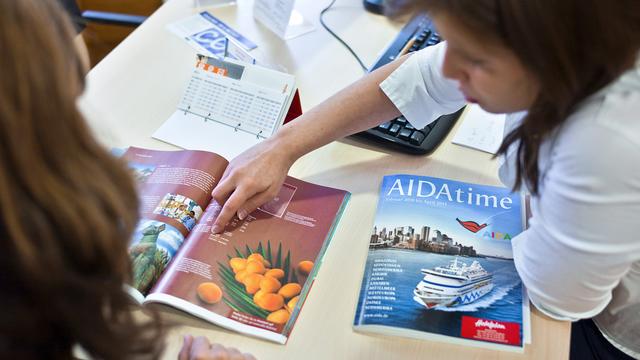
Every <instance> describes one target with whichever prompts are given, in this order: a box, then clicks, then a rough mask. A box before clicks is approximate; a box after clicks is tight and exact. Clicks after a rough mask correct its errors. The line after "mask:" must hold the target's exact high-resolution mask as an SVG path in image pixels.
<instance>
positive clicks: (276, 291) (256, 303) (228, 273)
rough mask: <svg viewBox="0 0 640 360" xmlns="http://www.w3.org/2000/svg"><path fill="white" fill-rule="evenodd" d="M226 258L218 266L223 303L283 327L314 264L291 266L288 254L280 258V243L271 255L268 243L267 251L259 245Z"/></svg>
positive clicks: (309, 262) (237, 251)
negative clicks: (224, 262) (222, 290)
mask: <svg viewBox="0 0 640 360" xmlns="http://www.w3.org/2000/svg"><path fill="white" fill-rule="evenodd" d="M228 258H229V260H228V262H227V263H226V264H221V263H218V265H219V273H220V275H221V277H222V280H223V282H222V284H223V286H224V288H225V292H224V296H223V297H222V300H223V301H224V302H225V303H226V304H227V305H229V306H230V307H231V308H232V309H234V310H236V311H239V312H244V313H247V314H250V315H253V316H257V317H260V318H262V319H266V320H267V321H270V322H272V323H274V324H279V325H284V324H286V323H287V321H288V320H289V318H290V316H291V313H292V312H293V311H294V309H295V308H296V305H297V302H298V298H299V296H300V293H301V292H302V286H303V285H304V283H305V281H306V279H307V277H308V276H309V275H310V274H311V273H312V272H313V267H314V263H313V262H312V261H310V260H302V261H300V262H298V263H297V264H291V253H290V251H287V253H286V255H285V256H283V250H282V244H279V245H278V249H277V251H276V252H275V255H273V254H272V249H271V242H267V246H266V249H265V248H264V247H263V246H262V243H259V245H258V247H257V248H256V249H255V250H252V249H250V248H248V247H247V248H246V250H245V252H244V253H242V252H240V251H239V250H238V249H235V254H234V256H233V257H232V256H229V257H228ZM221 295H222V292H221ZM201 299H202V298H201ZM203 301H204V300H203Z"/></svg>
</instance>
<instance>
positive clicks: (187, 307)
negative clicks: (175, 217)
mask: <svg viewBox="0 0 640 360" xmlns="http://www.w3.org/2000/svg"><path fill="white" fill-rule="evenodd" d="M348 198H349V193H347V192H345V191H342V190H338V189H332V188H328V187H323V186H319V185H314V184H310V183H307V182H304V181H301V180H297V179H294V178H291V177H288V178H287V179H286V181H285V183H284V184H283V186H282V188H281V189H280V192H279V194H278V195H277V197H276V198H275V199H274V200H272V201H271V202H269V203H267V204H265V205H263V206H262V207H260V208H259V209H257V210H256V211H254V212H253V213H251V214H250V215H249V216H247V218H246V219H245V220H242V221H240V220H238V219H235V220H233V221H232V223H230V224H229V225H228V226H227V228H225V231H224V232H223V233H222V234H212V233H211V226H212V225H213V222H214V220H215V218H216V216H217V215H218V214H219V211H220V206H219V205H218V204H217V203H216V202H215V201H213V202H212V203H211V204H210V205H209V207H208V208H207V209H206V211H205V213H204V215H203V218H202V219H201V221H200V222H199V224H198V225H197V226H196V228H195V229H194V231H193V232H192V233H191V235H190V237H189V241H188V242H187V243H185V246H184V248H183V249H182V250H181V251H180V252H179V253H178V254H177V256H176V258H175V260H174V261H173V262H172V263H171V264H170V266H169V268H168V269H167V271H166V273H165V275H164V276H163V277H162V278H161V279H160V281H159V282H158V284H157V285H156V286H155V288H154V289H153V290H152V291H151V294H149V296H148V297H147V299H146V302H147V303H148V302H161V303H164V304H168V305H171V306H174V307H176V308H179V309H182V310H184V311H187V312H189V313H191V314H193V315H195V316H198V317H200V318H203V319H205V320H207V321H210V322H212V323H215V324H217V325H219V326H222V327H225V328H228V329H232V330H235V331H239V332H241V333H244V334H248V335H252V336H256V337H260V338H264V339H267V340H271V341H274V342H278V343H281V344H284V343H285V342H286V339H287V337H288V335H289V332H290V331H291V329H292V327H293V324H294V322H295V319H296V317H297V315H298V313H299V311H300V307H301V306H302V304H303V303H304V300H305V298H306V296H307V293H308V291H309V289H310V288H311V284H312V282H313V279H314V277H315V274H316V272H317V271H318V268H319V265H320V263H321V262H322V256H323V255H324V252H325V250H326V248H327V246H328V245H329V241H330V239H331V236H332V235H333V232H334V229H335V227H336V225H337V222H338V219H339V217H340V215H341V214H342V211H343V209H344V206H345V205H346V202H347V200H348Z"/></svg>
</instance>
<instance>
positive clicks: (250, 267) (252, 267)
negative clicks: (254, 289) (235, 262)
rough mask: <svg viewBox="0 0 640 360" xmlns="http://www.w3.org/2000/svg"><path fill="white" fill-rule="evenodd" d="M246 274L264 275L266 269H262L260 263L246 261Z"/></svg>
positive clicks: (262, 266) (262, 265)
mask: <svg viewBox="0 0 640 360" xmlns="http://www.w3.org/2000/svg"><path fill="white" fill-rule="evenodd" d="M244 270H245V271H246V272H247V273H253V274H264V273H265V272H266V271H267V269H266V268H265V267H264V264H263V263H262V261H258V260H249V261H247V267H246V268H244Z"/></svg>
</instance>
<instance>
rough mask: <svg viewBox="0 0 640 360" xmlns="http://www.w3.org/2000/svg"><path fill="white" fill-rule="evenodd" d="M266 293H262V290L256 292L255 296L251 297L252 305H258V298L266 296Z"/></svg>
mask: <svg viewBox="0 0 640 360" xmlns="http://www.w3.org/2000/svg"><path fill="white" fill-rule="evenodd" d="M266 294H267V293H266V292H264V291H262V290H258V291H256V294H255V295H253V302H254V303H256V304H257V303H258V301H260V298H261V297H263V296H264V295H266Z"/></svg>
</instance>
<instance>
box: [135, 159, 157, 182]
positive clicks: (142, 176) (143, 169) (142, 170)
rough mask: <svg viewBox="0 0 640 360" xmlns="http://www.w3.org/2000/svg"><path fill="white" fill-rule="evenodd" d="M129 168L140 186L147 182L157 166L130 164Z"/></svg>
mask: <svg viewBox="0 0 640 360" xmlns="http://www.w3.org/2000/svg"><path fill="white" fill-rule="evenodd" d="M129 168H130V169H131V170H133V177H134V178H135V179H136V181H137V182H138V183H140V184H142V183H144V182H146V181H147V179H148V178H149V176H151V174H153V171H154V170H155V169H156V166H155V165H152V164H140V163H131V162H130V163H129Z"/></svg>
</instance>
